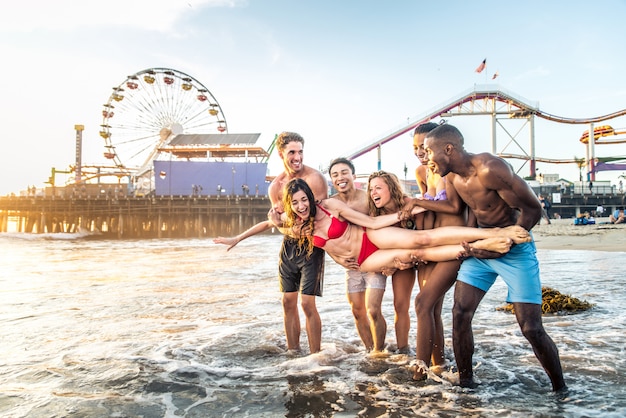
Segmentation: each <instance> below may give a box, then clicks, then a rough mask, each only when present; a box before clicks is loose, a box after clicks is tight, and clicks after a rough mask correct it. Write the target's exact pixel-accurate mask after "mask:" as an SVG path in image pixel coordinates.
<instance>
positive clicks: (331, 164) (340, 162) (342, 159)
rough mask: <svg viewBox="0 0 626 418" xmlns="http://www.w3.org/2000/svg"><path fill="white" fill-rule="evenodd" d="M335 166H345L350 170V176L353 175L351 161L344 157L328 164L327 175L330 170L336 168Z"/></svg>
mask: <svg viewBox="0 0 626 418" xmlns="http://www.w3.org/2000/svg"><path fill="white" fill-rule="evenodd" d="M337 164H345V165H347V166H348V167H350V170H352V174H354V171H355V169H354V164H352V161H350V160H348V159H347V158H344V157H340V158H335V159H334V160H332V161H331V162H330V165H329V166H328V174H330V170H332V169H333V167H334V166H336V165H337Z"/></svg>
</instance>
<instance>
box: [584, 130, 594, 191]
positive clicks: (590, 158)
mask: <svg viewBox="0 0 626 418" xmlns="http://www.w3.org/2000/svg"><path fill="white" fill-rule="evenodd" d="M594 135H595V132H594V128H593V122H590V123H589V142H587V149H586V151H587V179H589V181H596V170H595V168H596V167H595V165H596V163H595V161H596V149H595V142H596V140H595V138H594Z"/></svg>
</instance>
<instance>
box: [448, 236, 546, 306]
mask: <svg viewBox="0 0 626 418" xmlns="http://www.w3.org/2000/svg"><path fill="white" fill-rule="evenodd" d="M498 276H500V277H502V280H504V282H505V283H506V285H507V287H508V289H509V291H508V295H507V298H506V301H507V302H508V303H512V302H523V303H535V304H541V279H540V277H539V261H538V260H537V248H536V247H535V242H534V241H533V242H527V243H524V244H517V245H514V246H513V247H511V251H509V252H508V253H507V254H505V255H503V256H502V257H500V258H493V259H479V258H474V257H471V258H468V259H467V260H465V261H463V263H462V264H461V268H460V269H459V274H458V276H457V280H459V281H462V282H463V283H467V284H469V285H471V286H474V287H477V288H479V289H481V290H483V291H484V292H487V291H488V290H489V289H490V288H491V286H492V285H493V284H494V282H495V281H496V278H497V277H498Z"/></svg>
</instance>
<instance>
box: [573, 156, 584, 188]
mask: <svg viewBox="0 0 626 418" xmlns="http://www.w3.org/2000/svg"><path fill="white" fill-rule="evenodd" d="M574 161H576V165H577V166H578V180H579V181H581V182H582V181H583V167H584V166H585V159H584V158H578V157H577V156H575V155H574Z"/></svg>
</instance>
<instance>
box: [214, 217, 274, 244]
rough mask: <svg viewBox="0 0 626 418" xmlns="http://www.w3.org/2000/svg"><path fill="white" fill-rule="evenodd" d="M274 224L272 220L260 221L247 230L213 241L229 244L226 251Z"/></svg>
mask: <svg viewBox="0 0 626 418" xmlns="http://www.w3.org/2000/svg"><path fill="white" fill-rule="evenodd" d="M273 226H274V225H273V224H272V223H271V222H270V221H263V222H259V223H258V224H256V225H254V226H253V227H251V228H249V229H247V230H245V231H244V232H242V233H241V234H239V235H236V236H234V237H217V238H215V239H214V240H213V242H214V243H216V244H224V245H228V248H227V249H226V251H230V249H231V248H233V247H234V246H235V245H237V244H239V243H240V242H241V241H243V240H244V239H246V238H249V237H251V236H253V235H256V234H260V233H261V232H265V231H267V230H268V229H270V228H271V227H273Z"/></svg>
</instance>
